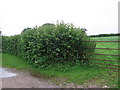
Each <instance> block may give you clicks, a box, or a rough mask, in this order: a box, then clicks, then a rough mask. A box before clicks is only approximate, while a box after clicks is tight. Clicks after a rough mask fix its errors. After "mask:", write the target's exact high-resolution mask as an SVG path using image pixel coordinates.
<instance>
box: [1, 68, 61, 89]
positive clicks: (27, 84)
mask: <svg viewBox="0 0 120 90" xmlns="http://www.w3.org/2000/svg"><path fill="white" fill-rule="evenodd" d="M7 71H9V72H13V73H16V74H17V76H13V77H7V78H2V79H1V78H0V81H2V82H0V85H1V84H2V88H59V86H57V85H51V84H49V82H50V81H49V80H46V79H42V78H37V77H34V76H32V75H31V74H30V73H29V72H21V71H18V70H16V69H7ZM0 87H1V86H0Z"/></svg>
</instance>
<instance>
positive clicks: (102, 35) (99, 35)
mask: <svg viewBox="0 0 120 90" xmlns="http://www.w3.org/2000/svg"><path fill="white" fill-rule="evenodd" d="M110 36H120V33H116V34H113V33H111V34H98V35H90V37H110Z"/></svg>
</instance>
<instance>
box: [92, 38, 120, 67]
mask: <svg viewBox="0 0 120 90" xmlns="http://www.w3.org/2000/svg"><path fill="white" fill-rule="evenodd" d="M118 38H120V37H118V36H111V37H94V38H92V39H93V40H95V41H118ZM119 45H120V44H118V42H97V45H96V48H113V49H118V47H119ZM95 53H97V54H110V55H118V50H109V49H96V50H95ZM93 58H96V59H106V60H113V61H118V60H119V57H118V56H107V55H93ZM91 61H94V62H97V63H106V64H113V65H118V62H109V61H98V60H91ZM100 66H106V67H110V66H108V65H100ZM111 67H114V68H117V66H111Z"/></svg>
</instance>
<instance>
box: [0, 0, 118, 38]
mask: <svg viewBox="0 0 120 90" xmlns="http://www.w3.org/2000/svg"><path fill="white" fill-rule="evenodd" d="M118 2H119V0H0V30H1V31H2V34H3V35H7V36H10V35H16V34H20V33H21V32H22V30H23V29H25V28H27V27H31V28H32V27H35V26H36V25H37V26H41V25H43V24H45V23H54V24H56V22H57V20H58V21H62V20H63V21H64V22H65V23H72V24H74V25H75V26H76V27H80V28H86V29H87V34H88V35H96V34H106V33H118Z"/></svg>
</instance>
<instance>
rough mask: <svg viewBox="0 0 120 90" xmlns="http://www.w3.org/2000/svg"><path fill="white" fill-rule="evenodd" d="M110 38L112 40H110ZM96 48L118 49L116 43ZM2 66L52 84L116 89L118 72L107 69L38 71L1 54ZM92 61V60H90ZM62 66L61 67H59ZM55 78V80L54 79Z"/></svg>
mask: <svg viewBox="0 0 120 90" xmlns="http://www.w3.org/2000/svg"><path fill="white" fill-rule="evenodd" d="M111 38H112V39H111ZM93 39H94V40H96V41H98V40H103V41H108V40H116V41H117V37H101V38H93ZM101 43H102V44H101ZM96 47H98V48H118V43H112V42H108V43H103V42H100V43H97V46H96ZM95 52H96V53H101V54H103V53H104V54H118V51H117V50H101V49H100V50H97V49H96V51H95ZM93 57H94V58H97V59H98V58H99V59H110V60H111V59H112V60H118V58H117V57H113V56H112V57H111V56H98V55H94V56H93ZM0 61H2V65H3V66H4V67H9V68H16V69H21V70H26V71H31V73H32V74H33V75H35V76H39V75H40V76H41V75H42V76H43V77H45V78H49V79H51V80H52V81H53V82H54V83H57V84H60V83H62V84H63V83H64V82H66V83H74V84H76V85H77V84H79V85H85V86H86V87H87V86H90V85H97V86H98V87H103V86H105V85H106V86H108V87H110V88H117V87H118V72H113V71H112V70H109V69H103V68H97V67H90V66H89V67H82V66H80V65H76V66H73V67H69V70H68V71H60V68H58V69H57V68H56V69H55V68H53V67H50V68H48V69H38V68H36V67H34V66H33V65H31V64H28V63H27V62H26V61H25V60H23V59H21V58H19V57H17V56H14V55H10V54H5V53H3V54H2V59H1V60H0ZM92 61H93V60H92ZM94 62H101V63H112V64H118V63H116V62H105V61H95V60H94ZM61 66H62V65H61ZM62 68H68V67H66V65H63V66H62ZM54 78H55V79H54ZM59 78H60V79H59ZM58 79H59V80H58Z"/></svg>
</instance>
